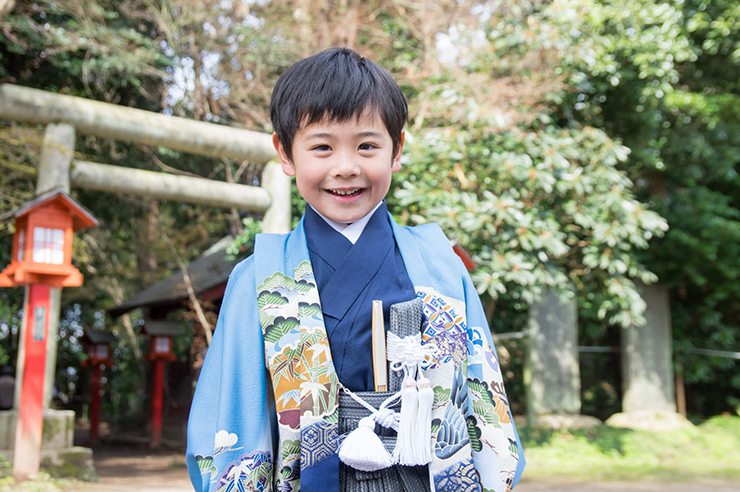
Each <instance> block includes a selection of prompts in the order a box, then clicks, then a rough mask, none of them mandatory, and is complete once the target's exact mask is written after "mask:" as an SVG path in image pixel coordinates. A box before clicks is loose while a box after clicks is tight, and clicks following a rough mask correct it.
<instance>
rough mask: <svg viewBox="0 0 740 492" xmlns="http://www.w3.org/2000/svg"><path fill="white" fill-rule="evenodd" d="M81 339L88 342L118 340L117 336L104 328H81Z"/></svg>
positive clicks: (111, 341)
mask: <svg viewBox="0 0 740 492" xmlns="http://www.w3.org/2000/svg"><path fill="white" fill-rule="evenodd" d="M83 332H84V335H83V337H82V338H83V340H86V341H87V342H89V343H113V342H115V341H117V340H118V337H117V336H115V335H114V334H113V332H110V331H106V330H96V329H92V328H90V329H86V330H83Z"/></svg>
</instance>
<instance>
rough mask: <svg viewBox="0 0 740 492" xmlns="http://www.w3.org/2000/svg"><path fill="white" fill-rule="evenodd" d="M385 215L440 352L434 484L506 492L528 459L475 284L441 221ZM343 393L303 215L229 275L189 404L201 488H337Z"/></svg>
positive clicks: (432, 373) (435, 372)
mask: <svg viewBox="0 0 740 492" xmlns="http://www.w3.org/2000/svg"><path fill="white" fill-rule="evenodd" d="M390 220H391V224H392V228H393V235H394V237H395V240H396V243H397V244H398V248H399V250H400V252H401V256H402V258H403V262H404V264H405V267H406V270H407V272H408V275H409V278H410V279H411V282H412V284H413V285H414V290H415V292H416V295H417V297H419V298H421V299H422V301H423V302H424V321H423V325H422V339H423V343H424V344H433V346H434V348H435V349H436V356H435V359H434V361H433V363H432V364H431V365H430V366H429V367H428V369H426V370H425V371H424V376H425V377H427V378H428V379H429V380H430V381H431V383H432V387H433V388H434V393H435V398H434V405H433V408H432V442H431V443H430V446H432V447H433V449H434V457H433V461H432V462H431V463H430V464H429V470H430V475H431V476H430V482H431V484H432V486H433V490H437V491H439V492H448V491H449V492H453V491H454V492H461V491H466V492H467V491H471V492H472V491H483V492H487V491H496V492H505V491H508V490H510V489H511V488H513V487H514V485H516V483H517V482H518V481H519V478H520V477H521V474H522V471H523V469H524V463H525V461H524V455H523V453H522V447H521V443H520V441H519V437H518V435H517V432H516V428H515V427H514V423H513V420H512V416H511V411H510V409H509V404H508V400H507V397H506V392H505V390H504V385H503V379H502V376H501V370H500V368H499V363H498V359H497V357H496V355H495V351H494V346H493V341H492V339H491V333H490V331H489V329H488V323H487V321H486V317H485V314H484V311H483V307H482V306H481V303H480V299H479V297H478V294H477V292H476V290H475V287H474V286H473V283H472V282H471V280H470V277H469V275H468V272H467V270H466V269H465V267H464V266H463V264H462V261H460V259H459V258H458V257H457V255H456V254H455V253H454V252H453V251H452V248H451V247H450V243H449V241H448V240H447V238H446V237H445V235H444V234H443V233H442V231H441V229H440V228H439V227H438V226H437V225H434V224H429V225H424V226H419V227H414V228H407V227H401V226H399V225H397V224H396V223H395V222H393V219H392V218H391V219H390ZM339 390H340V385H339V380H338V378H337V375H336V371H335V370H334V365H333V362H332V357H331V350H330V347H329V342H328V338H327V335H326V329H325V326H324V321H323V316H322V310H321V303H320V299H319V294H318V289H317V288H316V281H315V279H314V276H313V270H312V267H311V263H310V259H309V253H308V248H307V246H306V235H305V231H304V228H303V220H301V222H300V223H299V224H298V227H297V228H296V229H295V230H294V231H293V232H291V233H289V234H285V235H272V234H261V235H259V236H258V238H257V241H256V244H255V254H254V255H252V256H251V257H249V258H247V259H246V260H245V261H243V262H241V263H239V265H237V266H236V268H234V271H233V272H232V274H231V277H230V278H229V282H228V285H227V288H226V293H225V295H224V300H223V304H222V307H221V312H220V314H219V319H218V324H217V326H216V331H215V334H214V337H213V341H212V343H211V346H210V347H209V349H208V355H207V356H206V360H205V363H204V366H203V370H202V371H201V374H200V378H199V381H198V387H197V390H196V392H195V396H194V399H193V406H192V409H191V413H190V421H189V423H188V451H187V462H188V470H189V473H190V478H191V480H192V482H193V486H194V487H195V490H196V491H198V492H200V491H219V492H230V491H232V490H233V491H247V490H249V491H272V490H274V491H286V492H287V491H297V490H299V489H300V488H301V485H303V488H304V490H306V491H314V490H321V491H331V492H338V491H339V485H338V483H339V475H338V471H337V472H335V471H334V470H338V461H337V457H336V456H337V455H336V448H337V440H338V438H339V436H338V434H337V420H338V410H337V401H338V393H339Z"/></svg>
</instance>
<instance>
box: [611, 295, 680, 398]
mask: <svg viewBox="0 0 740 492" xmlns="http://www.w3.org/2000/svg"><path fill="white" fill-rule="evenodd" d="M638 289H639V290H640V294H641V296H642V298H643V300H644V301H645V303H646V304H647V308H646V309H645V319H646V321H647V323H646V324H645V326H634V325H633V326H630V327H629V328H627V329H624V330H622V388H623V392H624V396H623V397H622V411H623V412H637V411H642V410H657V411H666V412H675V411H676V396H675V383H674V379H673V363H672V360H673V344H672V342H673V336H672V329H671V308H670V302H669V300H668V290H667V289H666V288H664V287H662V286H659V285H638Z"/></svg>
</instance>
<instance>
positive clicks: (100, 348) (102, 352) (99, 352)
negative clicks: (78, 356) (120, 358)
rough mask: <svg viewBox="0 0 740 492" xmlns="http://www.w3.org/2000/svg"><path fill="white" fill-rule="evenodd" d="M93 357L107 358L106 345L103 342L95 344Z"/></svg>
mask: <svg viewBox="0 0 740 492" xmlns="http://www.w3.org/2000/svg"><path fill="white" fill-rule="evenodd" d="M95 357H96V358H97V359H107V358H108V346H107V345H106V344H104V343H97V344H95Z"/></svg>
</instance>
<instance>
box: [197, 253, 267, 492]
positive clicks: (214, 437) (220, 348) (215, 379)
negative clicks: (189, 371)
mask: <svg viewBox="0 0 740 492" xmlns="http://www.w3.org/2000/svg"><path fill="white" fill-rule="evenodd" d="M254 282H255V281H254V261H253V258H252V257H250V258H248V259H247V260H245V261H243V262H241V263H239V265H237V266H236V267H235V268H234V271H233V272H232V274H231V276H230V277H229V281H228V284H227V286H226V292H225V294H224V298H223V303H222V305H221V310H220V312H219V316H218V322H217V324H216V329H215V332H214V336H213V339H212V341H211V345H210V347H208V353H207V355H206V358H205V362H204V364H203V368H202V370H201V373H200V377H199V379H198V384H197V387H196V390H195V395H194V397H193V404H192V407H191V409H190V417H189V419H188V444H187V465H188V473H189V474H190V480H191V482H192V483H193V487H194V489H195V491H196V492H210V491H227V490H228V491H231V490H234V491H237V490H238V491H247V490H248V491H261V492H265V491H269V490H272V476H273V469H272V467H273V449H274V444H273V442H274V441H273V437H274V429H275V428H276V423H275V412H274V403H272V402H271V401H270V400H272V398H271V392H269V390H268V389H269V388H270V387H271V385H269V384H268V382H269V381H268V375H267V372H266V368H265V357H264V348H263V347H264V342H263V338H262V329H261V327H260V322H259V314H258V309H257V299H256V288H255V286H254Z"/></svg>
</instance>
